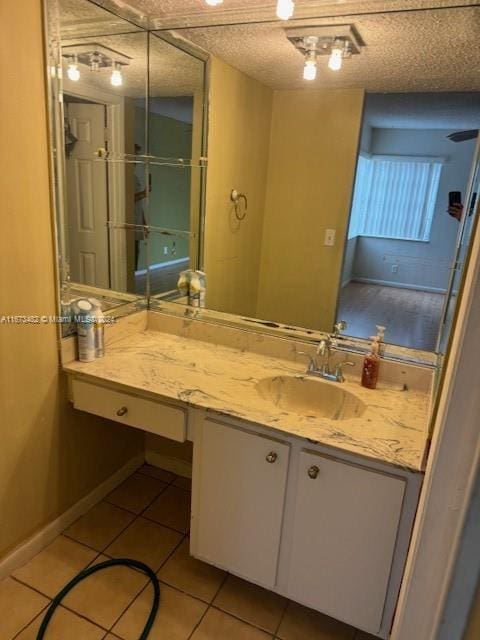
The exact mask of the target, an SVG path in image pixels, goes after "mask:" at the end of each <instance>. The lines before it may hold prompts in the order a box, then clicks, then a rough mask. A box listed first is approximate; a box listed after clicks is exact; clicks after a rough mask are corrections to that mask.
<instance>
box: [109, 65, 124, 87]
mask: <svg viewBox="0 0 480 640" xmlns="http://www.w3.org/2000/svg"><path fill="white" fill-rule="evenodd" d="M110 84H111V85H112V87H121V86H122V84H123V75H122V69H121V66H120V64H119V63H118V62H114V63H113V71H112V75H111V76H110Z"/></svg>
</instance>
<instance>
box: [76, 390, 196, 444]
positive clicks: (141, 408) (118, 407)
mask: <svg viewBox="0 0 480 640" xmlns="http://www.w3.org/2000/svg"><path fill="white" fill-rule="evenodd" d="M70 393H71V398H72V401H73V406H74V407H75V409H80V410H81V411H87V412H88V413H94V414H95V415H97V416H102V417H103V418H109V419H110V420H115V422H120V423H121V424H124V425H127V426H129V427H135V428H137V429H142V431H148V432H149V433H154V434H156V435H159V436H164V437H165V438H171V439H172V440H177V441H178V442H185V439H186V436H187V410H186V409H185V408H184V407H179V406H174V405H172V404H169V403H166V402H160V401H158V400H153V399H150V398H146V397H141V396H138V395H134V394H132V393H125V392H123V391H117V390H116V389H111V388H108V387H104V386H101V385H99V384H92V383H90V382H86V381H84V380H81V379H77V378H73V379H72V380H70Z"/></svg>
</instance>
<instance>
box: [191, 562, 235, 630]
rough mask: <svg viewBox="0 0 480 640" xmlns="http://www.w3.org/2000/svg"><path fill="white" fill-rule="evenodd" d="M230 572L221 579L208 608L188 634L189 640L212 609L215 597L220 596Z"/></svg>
mask: <svg viewBox="0 0 480 640" xmlns="http://www.w3.org/2000/svg"><path fill="white" fill-rule="evenodd" d="M228 576H229V574H228V573H226V574H225V575H224V576H223V580H222V581H221V583H220V585H219V587H218V589H217V590H216V591H215V593H214V594H213V598H212V599H211V601H210V602H209V603H206V604H207V608H206V609H205V611H204V612H203V615H202V616H201V618H200V620H199V621H198V622H197V624H196V625H195V626H194V627H193V629H192V632H191V633H190V635H189V636H188V638H187V640H191V639H192V638H193V635H194V633H195V632H196V631H197V629H198V627H199V626H200V625H201V624H202V622H203V620H204V618H205V616H206V615H207V613H208V612H209V611H210V609H211V608H212V603H213V602H214V600H215V598H216V597H217V596H218V594H219V593H220V591H221V590H222V589H223V586H224V584H225V582H226V581H227V578H228Z"/></svg>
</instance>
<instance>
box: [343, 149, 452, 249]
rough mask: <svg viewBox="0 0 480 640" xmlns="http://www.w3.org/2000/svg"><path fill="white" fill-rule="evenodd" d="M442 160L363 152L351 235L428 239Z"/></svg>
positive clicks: (358, 171)
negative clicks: (368, 154) (365, 153)
mask: <svg viewBox="0 0 480 640" xmlns="http://www.w3.org/2000/svg"><path fill="white" fill-rule="evenodd" d="M441 170H442V163H441V162H437V161H434V160H425V159H422V160H415V159H412V158H408V159H402V158H400V157H395V158H392V159H385V157H384V156H382V159H375V157H373V158H368V157H364V156H360V157H359V159H358V165H357V175H356V180H355V190H354V196H353V203H352V214H351V218H350V227H349V237H350V238H352V237H354V236H372V237H376V238H392V239H401V240H422V241H424V242H426V241H428V239H429V237H430V229H431V226H432V219H433V214H434V211H435V204H436V201H437V195H438V187H439V183H440V174H441Z"/></svg>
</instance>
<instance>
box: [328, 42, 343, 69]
mask: <svg viewBox="0 0 480 640" xmlns="http://www.w3.org/2000/svg"><path fill="white" fill-rule="evenodd" d="M344 51H345V44H344V43H343V42H341V41H340V40H335V42H334V43H333V45H332V49H331V52H330V58H329V59H328V67H329V68H330V69H331V70H332V71H339V70H340V69H341V68H342V64H343V55H344ZM347 55H348V54H347Z"/></svg>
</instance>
